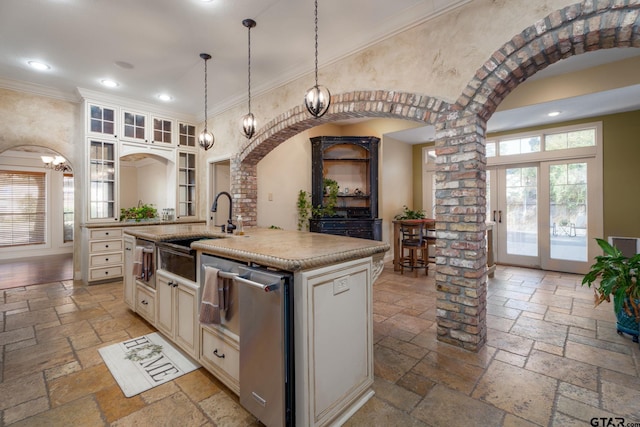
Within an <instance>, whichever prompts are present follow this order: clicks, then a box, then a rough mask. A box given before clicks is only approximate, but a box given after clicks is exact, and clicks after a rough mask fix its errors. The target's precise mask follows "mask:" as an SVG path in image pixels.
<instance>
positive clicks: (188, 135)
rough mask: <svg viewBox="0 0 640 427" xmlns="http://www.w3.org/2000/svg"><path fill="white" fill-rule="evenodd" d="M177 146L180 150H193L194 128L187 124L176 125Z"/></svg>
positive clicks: (194, 146)
mask: <svg viewBox="0 0 640 427" xmlns="http://www.w3.org/2000/svg"><path fill="white" fill-rule="evenodd" d="M178 146H179V147H180V148H193V149H195V148H196V147H197V145H196V127H195V126H194V125H192V124H189V123H183V122H179V123H178Z"/></svg>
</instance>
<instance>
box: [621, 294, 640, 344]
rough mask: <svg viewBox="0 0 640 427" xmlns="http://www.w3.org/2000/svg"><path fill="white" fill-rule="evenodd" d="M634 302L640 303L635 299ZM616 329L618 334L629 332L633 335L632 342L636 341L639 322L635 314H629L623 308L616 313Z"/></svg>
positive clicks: (639, 326)
mask: <svg viewBox="0 0 640 427" xmlns="http://www.w3.org/2000/svg"><path fill="white" fill-rule="evenodd" d="M635 301H636V304H640V300H635ZM616 319H617V320H618V321H617V322H616V330H617V331H618V334H619V335H622V334H623V333H624V334H629V335H631V336H632V337H633V342H638V335H640V324H639V323H638V321H637V320H636V318H635V316H629V315H628V314H627V312H626V311H624V309H622V310H620V311H619V312H618V313H616Z"/></svg>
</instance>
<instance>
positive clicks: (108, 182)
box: [88, 138, 119, 221]
mask: <svg viewBox="0 0 640 427" xmlns="http://www.w3.org/2000/svg"><path fill="white" fill-rule="evenodd" d="M88 144H89V171H88V172H89V173H88V177H89V194H88V200H89V212H88V219H89V221H107V220H114V221H117V220H118V218H119V215H118V185H117V177H118V155H117V153H118V149H117V143H116V142H114V141H105V140H100V139H97V138H95V139H94V138H89V141H88Z"/></svg>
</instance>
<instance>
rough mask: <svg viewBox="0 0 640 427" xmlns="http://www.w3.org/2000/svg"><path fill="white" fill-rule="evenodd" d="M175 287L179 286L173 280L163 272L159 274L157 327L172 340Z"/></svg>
mask: <svg viewBox="0 0 640 427" xmlns="http://www.w3.org/2000/svg"><path fill="white" fill-rule="evenodd" d="M174 286H177V284H176V283H175V282H174V281H173V280H172V279H170V278H169V277H167V276H165V275H164V274H163V273H162V272H161V271H158V272H157V276H156V299H157V307H158V323H157V325H156V327H157V328H158V329H159V330H160V331H162V332H165V333H166V334H167V335H168V336H169V337H170V338H173V325H174V323H173V322H174V315H173V312H174V309H173V306H174V301H173V292H174Z"/></svg>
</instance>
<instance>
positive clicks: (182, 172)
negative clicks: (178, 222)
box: [177, 151, 196, 218]
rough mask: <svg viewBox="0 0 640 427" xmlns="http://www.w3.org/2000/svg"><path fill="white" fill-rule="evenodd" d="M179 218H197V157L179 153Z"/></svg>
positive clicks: (192, 154) (188, 153)
mask: <svg viewBox="0 0 640 427" xmlns="http://www.w3.org/2000/svg"><path fill="white" fill-rule="evenodd" d="M177 212H178V218H184V217H190V216H196V155H195V153H191V152H184V151H178V211H177Z"/></svg>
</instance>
